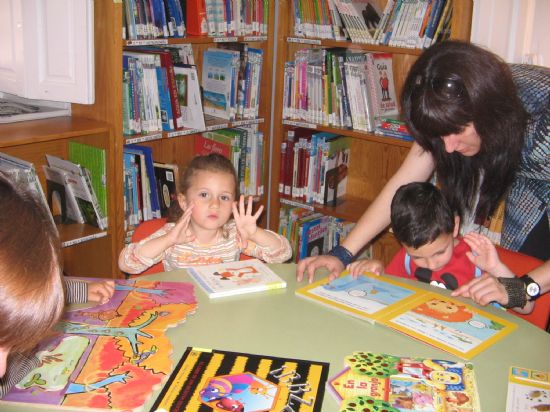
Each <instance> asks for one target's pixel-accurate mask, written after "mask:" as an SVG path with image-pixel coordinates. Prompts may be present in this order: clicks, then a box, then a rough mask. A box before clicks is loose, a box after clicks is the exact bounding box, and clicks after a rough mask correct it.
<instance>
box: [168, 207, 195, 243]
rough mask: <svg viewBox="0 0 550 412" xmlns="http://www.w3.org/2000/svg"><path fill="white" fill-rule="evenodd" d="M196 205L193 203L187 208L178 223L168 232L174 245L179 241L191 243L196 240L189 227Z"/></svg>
mask: <svg viewBox="0 0 550 412" xmlns="http://www.w3.org/2000/svg"><path fill="white" fill-rule="evenodd" d="M194 206H195V204H194V203H191V204H190V205H189V206H188V207H187V209H185V212H184V213H183V215H182V216H181V217H180V219H179V220H178V222H177V223H176V225H175V226H174V227H173V228H172V230H171V231H170V232H169V233H167V234H166V236H168V237H169V239H170V241H171V243H172V244H173V245H176V244H179V243H189V242H192V241H193V240H195V235H194V234H193V232H192V231H191V228H190V227H189V223H190V222H191V213H193V207H194Z"/></svg>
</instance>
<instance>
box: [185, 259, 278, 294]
mask: <svg viewBox="0 0 550 412" xmlns="http://www.w3.org/2000/svg"><path fill="white" fill-rule="evenodd" d="M187 272H188V273H189V275H190V276H191V277H192V278H193V279H194V280H195V281H196V282H197V284H198V285H199V286H200V287H201V289H202V290H204V292H206V294H207V295H208V296H209V297H210V298H218V297H223V296H230V295H238V294H242V293H250V292H258V291H262V290H268V289H280V288H285V287H286V282H285V281H284V280H283V279H281V278H280V277H279V276H278V275H277V274H276V273H275V272H273V271H272V270H271V269H270V268H269V267H268V266H267V265H266V264H265V263H263V262H262V261H260V260H259V259H248V260H242V261H237V262H228V263H220V264H216V265H204V266H195V267H191V268H188V269H187Z"/></svg>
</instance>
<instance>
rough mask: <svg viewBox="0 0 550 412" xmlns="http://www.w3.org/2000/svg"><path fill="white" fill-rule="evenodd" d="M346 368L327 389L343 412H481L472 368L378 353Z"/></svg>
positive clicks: (350, 359) (352, 359)
mask: <svg viewBox="0 0 550 412" xmlns="http://www.w3.org/2000/svg"><path fill="white" fill-rule="evenodd" d="M344 364H345V367H344V369H343V370H342V371H340V372H338V373H337V374H336V375H335V376H333V377H332V378H330V379H329V382H328V384H327V387H328V390H329V392H330V394H331V395H332V396H333V397H334V398H335V399H336V401H337V402H338V404H339V405H340V410H341V411H350V412H352V411H365V410H369V411H371V410H372V411H377V410H380V411H382V410H384V411H388V412H399V411H402V412H406V411H431V412H443V411H469V412H476V411H477V412H478V411H480V410H481V408H480V405H479V394H478V391H477V386H476V381H475V374H474V367H473V365H472V364H469V363H459V362H451V361H446V360H439V359H426V358H411V357H401V356H394V355H386V354H380V353H372V352H354V353H353V354H352V355H350V356H347V357H346V358H345V360H344ZM365 408H367V409H365ZM377 408H378V409H377Z"/></svg>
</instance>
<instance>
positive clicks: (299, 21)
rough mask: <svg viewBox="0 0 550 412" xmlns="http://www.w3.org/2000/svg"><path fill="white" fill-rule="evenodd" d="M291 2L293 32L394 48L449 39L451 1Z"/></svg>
mask: <svg viewBox="0 0 550 412" xmlns="http://www.w3.org/2000/svg"><path fill="white" fill-rule="evenodd" d="M378 3H379V2H374V1H369V0H303V1H294V2H293V5H294V35H295V36H297V37H314V38H324V39H335V40H351V41H352V42H353V43H367V44H380V45H389V46H393V47H407V48H420V49H422V48H428V47H430V46H431V45H432V44H434V43H435V42H438V41H442V40H445V39H447V38H448V36H449V34H450V20H451V15H452V1H451V0H388V1H387V2H386V6H385V7H384V9H383V10H381V9H379V8H378Z"/></svg>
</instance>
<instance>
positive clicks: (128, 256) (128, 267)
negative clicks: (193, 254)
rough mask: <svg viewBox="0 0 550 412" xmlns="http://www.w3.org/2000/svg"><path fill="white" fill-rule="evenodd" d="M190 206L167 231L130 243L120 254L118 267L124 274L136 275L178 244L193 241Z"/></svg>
mask: <svg viewBox="0 0 550 412" xmlns="http://www.w3.org/2000/svg"><path fill="white" fill-rule="evenodd" d="M192 210H193V206H192V205H191V206H190V207H188V208H187V209H186V210H185V213H184V214H183V216H182V217H181V218H180V220H179V221H178V222H177V223H176V224H175V226H174V227H173V228H172V229H170V230H168V231H167V229H166V226H165V227H163V228H161V229H159V230H158V231H156V232H155V233H153V234H152V235H151V236H149V237H147V238H145V239H143V240H142V241H140V242H139V243H131V244H129V245H127V246H126V247H125V248H124V249H122V251H121V252H120V256H119V257H118V267H119V268H120V270H122V271H123V272H126V273H132V274H138V273H141V272H143V271H144V270H146V269H147V268H149V267H151V266H153V265H154V264H155V263H158V262H160V261H161V260H162V258H163V257H164V254H165V252H166V250H168V249H169V248H170V247H172V246H174V245H176V244H178V243H187V242H190V241H192V240H193V239H194V236H193V235H192V234H191V233H190V231H189V222H190V219H191V212H192Z"/></svg>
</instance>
